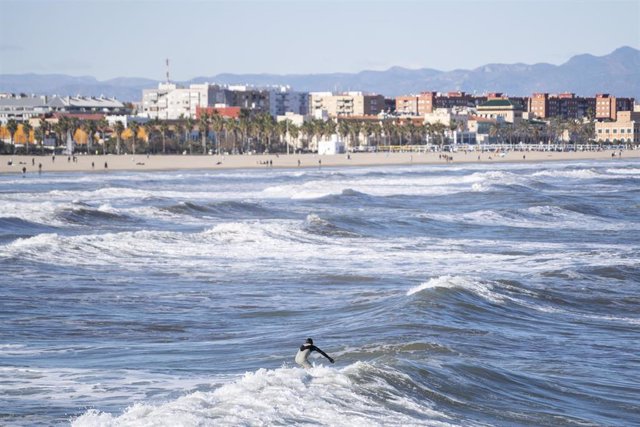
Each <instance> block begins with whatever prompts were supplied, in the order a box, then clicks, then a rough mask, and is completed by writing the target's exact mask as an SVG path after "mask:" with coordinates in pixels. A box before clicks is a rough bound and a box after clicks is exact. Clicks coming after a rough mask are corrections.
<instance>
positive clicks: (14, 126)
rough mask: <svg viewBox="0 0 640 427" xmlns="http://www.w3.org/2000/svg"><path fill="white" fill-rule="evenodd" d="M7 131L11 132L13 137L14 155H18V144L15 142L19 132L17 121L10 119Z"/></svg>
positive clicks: (10, 134)
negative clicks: (14, 139)
mask: <svg viewBox="0 0 640 427" xmlns="http://www.w3.org/2000/svg"><path fill="white" fill-rule="evenodd" d="M7 131H9V136H10V137H11V146H12V147H13V154H16V144H14V142H13V137H14V136H15V134H16V132H17V131H18V122H17V121H15V119H9V120H8V121H7Z"/></svg>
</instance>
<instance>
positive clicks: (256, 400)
mask: <svg viewBox="0 0 640 427" xmlns="http://www.w3.org/2000/svg"><path fill="white" fill-rule="evenodd" d="M371 369H375V368H373V367H371V365H367V364H364V363H361V362H358V363H356V364H354V365H350V366H348V367H346V368H344V369H342V370H337V369H331V368H325V367H314V368H312V369H310V370H309V371H305V370H303V369H300V368H285V367H283V368H279V369H274V370H268V369H259V370H258V371H255V372H248V373H246V374H245V375H244V376H242V377H241V378H239V379H237V380H235V381H233V382H230V383H227V384H224V385H222V386H220V387H219V388H217V389H216V390H214V391H212V392H203V391H197V392H195V393H190V394H187V395H185V396H183V397H181V398H178V399H176V400H173V401H170V402H166V403H164V404H148V403H136V404H134V405H132V406H130V407H129V408H127V410H126V411H125V412H124V413H122V414H121V415H113V414H108V413H103V412H99V411H95V410H90V411H88V412H86V413H85V414H83V415H82V416H80V417H78V418H77V419H75V420H73V421H72V425H73V426H75V427H82V426H96V425H99V426H105V427H107V426H141V425H145V426H147V425H216V426H237V425H303V424H323V425H344V426H347V425H373V426H377V425H380V426H382V425H385V426H387V425H388V426H411V425H433V426H448V425H450V424H449V423H448V417H447V416H446V415H444V414H442V413H440V412H438V411H436V410H434V409H432V408H430V407H429V406H428V405H427V404H426V403H425V402H421V401H417V400H416V399H413V398H411V397H410V396H407V395H406V394H405V392H404V391H402V390H397V389H396V388H395V387H393V386H392V385H391V384H389V383H388V382H386V381H385V380H384V378H382V377H381V376H375V375H374V377H375V380H374V381H369V382H368V383H363V382H361V381H359V382H358V384H355V383H354V382H353V379H352V378H354V377H357V376H358V375H359V373H360V372H362V371H364V370H371ZM375 391H378V393H377V394H378V395H379V394H380V393H384V394H385V395H387V396H388V398H387V399H386V401H387V402H389V403H392V405H385V404H381V402H377V401H374V400H372V398H371V397H370V396H372V395H374V396H375V395H376V393H375ZM366 392H368V393H366ZM397 407H401V408H406V409H407V412H409V413H404V412H402V411H399V410H396V409H395V408H397Z"/></svg>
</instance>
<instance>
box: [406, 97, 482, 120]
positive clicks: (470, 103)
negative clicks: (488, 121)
mask: <svg viewBox="0 0 640 427" xmlns="http://www.w3.org/2000/svg"><path fill="white" fill-rule="evenodd" d="M486 100H487V97H484V96H480V97H478V96H473V95H469V94H467V93H465V92H460V91H456V92H446V93H438V92H433V91H431V92H421V93H420V94H419V95H406V96H398V97H396V114H401V115H414V116H424V115H425V114H431V113H433V112H434V110H435V109H437V108H458V107H462V108H463V107H475V106H477V105H478V104H481V103H483V102H485V101H486Z"/></svg>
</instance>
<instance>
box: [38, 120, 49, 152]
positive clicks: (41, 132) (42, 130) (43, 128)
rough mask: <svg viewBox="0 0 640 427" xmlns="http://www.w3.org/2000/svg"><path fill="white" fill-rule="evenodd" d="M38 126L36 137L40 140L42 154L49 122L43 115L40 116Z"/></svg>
mask: <svg viewBox="0 0 640 427" xmlns="http://www.w3.org/2000/svg"><path fill="white" fill-rule="evenodd" d="M39 125H40V126H38V137H37V139H39V140H40V144H39V145H40V154H44V139H45V138H46V137H47V133H48V131H49V122H47V120H46V119H45V118H44V116H43V117H41V118H40V122H39Z"/></svg>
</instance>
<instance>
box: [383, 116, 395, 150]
mask: <svg viewBox="0 0 640 427" xmlns="http://www.w3.org/2000/svg"><path fill="white" fill-rule="evenodd" d="M393 127H394V124H393V120H391V119H384V120H383V121H382V133H383V134H384V136H385V138H386V139H387V145H388V146H391V135H392V134H393Z"/></svg>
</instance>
